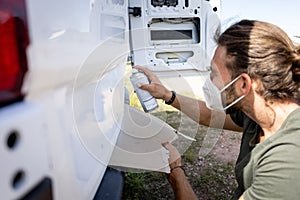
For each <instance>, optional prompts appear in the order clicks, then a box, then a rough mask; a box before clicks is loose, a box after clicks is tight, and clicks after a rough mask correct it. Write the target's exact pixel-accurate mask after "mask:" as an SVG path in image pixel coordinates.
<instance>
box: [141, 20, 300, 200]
mask: <svg viewBox="0 0 300 200" xmlns="http://www.w3.org/2000/svg"><path fill="white" fill-rule="evenodd" d="M217 44H218V47H217V49H216V51H215V55H214V57H213V60H212V63H211V64H212V66H211V67H212V68H211V74H210V78H209V79H208V80H207V82H206V83H205V84H204V88H203V89H204V93H205V96H206V99H207V100H208V102H206V104H205V103H204V102H201V101H196V100H194V99H190V98H187V97H183V96H181V95H176V94H175V93H174V92H170V91H168V90H167V89H166V88H165V87H164V86H163V85H162V84H161V83H160V81H159V80H158V79H157V77H156V76H154V75H153V74H152V73H151V72H149V71H148V70H145V69H144V68H141V67H137V68H138V69H140V70H143V71H144V72H145V73H146V74H147V75H148V76H149V78H150V80H151V84H149V85H143V86H141V88H142V89H145V90H148V91H149V92H150V93H151V94H152V95H153V96H154V97H156V98H159V99H163V100H165V101H167V102H168V103H171V105H172V106H174V107H175V108H178V109H180V104H181V105H183V104H184V105H185V106H186V105H189V107H190V109H188V110H187V109H185V112H186V114H187V115H188V116H190V117H191V118H193V116H194V114H193V111H194V110H197V109H195V107H194V106H195V105H196V106H198V107H199V108H200V112H201V115H200V119H195V118H193V119H194V120H199V121H198V122H199V123H200V124H203V125H209V120H210V119H211V116H210V115H211V113H212V112H211V111H210V110H209V109H208V107H210V108H212V109H214V110H220V111H221V110H225V111H226V112H227V113H228V114H230V115H227V116H226V121H225V124H224V128H225V129H230V130H234V131H240V130H241V128H242V130H243V137H242V143H241V149H240V154H239V157H238V160H237V163H236V168H235V173H236V178H237V182H238V185H239V187H238V189H237V190H236V192H235V194H234V196H233V198H232V199H296V198H298V196H299V195H300V191H299V190H298V189H297V188H299V187H300V185H299V183H300V159H298V158H297V157H298V155H299V153H300V146H299V145H298V144H300V125H297V123H295V122H296V120H300V109H299V105H298V104H297V102H299V99H300V92H299V88H300V47H298V48H295V46H294V45H293V43H292V41H291V40H290V39H289V37H288V36H287V35H286V33H284V32H283V31H282V30H281V29H279V28H278V27H276V26H274V25H272V24H269V23H264V22H259V21H249V20H243V21H240V22H238V23H236V24H234V25H233V26H231V27H230V28H228V29H227V30H226V31H225V32H224V33H223V34H222V35H221V36H220V37H219V38H218V39H217ZM224 85H225V86H224ZM174 95H175V96H176V97H175V98H174ZM212 97H213V99H212ZM170 100H173V102H172V101H170ZM206 105H207V106H206ZM195 116H198V115H195ZM298 124H299V123H298ZM165 147H166V148H167V149H169V150H170V155H171V156H172V155H173V154H174V153H173V152H174V151H175V152H176V149H175V148H174V147H173V146H172V145H170V144H165ZM180 165H181V160H180V158H179V159H178V160H177V161H176V162H175V166H174V164H173V165H172V163H171V164H170V167H171V174H170V183H171V185H172V187H173V189H174V192H175V195H176V198H178V199H192V198H196V196H195V195H194V193H193V191H192V189H191V187H190V186H188V184H187V181H186V179H185V176H184V173H183V171H182V170H181V168H180V167H177V166H180ZM181 183H184V184H181ZM178 191H180V192H178ZM185 195H189V197H188V198H187V197H186V196H185Z"/></svg>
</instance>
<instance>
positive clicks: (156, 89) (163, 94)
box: [133, 66, 172, 101]
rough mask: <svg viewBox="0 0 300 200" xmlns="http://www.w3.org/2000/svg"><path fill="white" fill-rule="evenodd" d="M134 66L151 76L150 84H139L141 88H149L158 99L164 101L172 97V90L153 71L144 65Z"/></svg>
mask: <svg viewBox="0 0 300 200" xmlns="http://www.w3.org/2000/svg"><path fill="white" fill-rule="evenodd" d="M133 68H135V69H138V70H140V71H142V72H144V73H145V74H146V76H147V77H148V78H149V81H150V84H145V85H141V86H139V88H140V89H143V90H147V91H148V92H150V94H151V95H152V96H153V97H154V98H156V99H162V100H164V101H169V100H170V99H171V97H172V92H171V91H170V90H168V89H167V88H166V87H165V86H164V85H163V84H162V83H161V81H160V80H159V79H158V77H157V76H156V75H155V74H154V73H153V72H151V71H150V70H149V69H147V68H145V67H142V66H134V67H133Z"/></svg>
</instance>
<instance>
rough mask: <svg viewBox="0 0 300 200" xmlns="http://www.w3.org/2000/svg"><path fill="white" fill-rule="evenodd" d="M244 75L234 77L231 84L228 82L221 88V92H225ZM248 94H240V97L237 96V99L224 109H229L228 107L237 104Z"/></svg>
mask: <svg viewBox="0 0 300 200" xmlns="http://www.w3.org/2000/svg"><path fill="white" fill-rule="evenodd" d="M241 76H242V74H241V75H239V76H237V77H236V78H235V79H233V80H232V81H231V82H230V83H229V84H227V85H226V86H225V87H224V88H223V89H221V90H220V93H221V92H224V91H225V90H226V89H227V88H228V87H230V86H231V85H232V84H233V83H235V82H236V81H237V80H238V79H239V78H240V77H241ZM245 96H246V95H242V96H240V97H239V98H237V99H236V100H234V101H233V102H232V103H231V104H229V105H227V106H226V107H225V108H224V111H225V110H227V109H228V108H230V107H231V106H233V105H234V104H236V103H237V102H239V101H240V100H241V99H242V98H244V97H245Z"/></svg>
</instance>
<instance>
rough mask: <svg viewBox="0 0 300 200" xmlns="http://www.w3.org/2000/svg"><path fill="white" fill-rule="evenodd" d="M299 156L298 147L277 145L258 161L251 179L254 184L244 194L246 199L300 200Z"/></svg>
mask: <svg viewBox="0 0 300 200" xmlns="http://www.w3.org/2000/svg"><path fill="white" fill-rule="evenodd" d="M299 155H300V148H299V146H298V145H295V144H279V145H278V144H277V145H275V146H273V147H272V148H271V149H269V150H268V151H267V152H265V153H264V154H263V155H262V156H260V158H259V159H256V161H257V162H256V163H257V164H256V166H254V167H253V168H254V170H253V176H252V177H250V179H251V178H252V179H253V180H252V184H251V186H250V187H249V188H248V189H246V191H245V192H244V194H243V197H244V199H245V200H253V199H260V200H269V199H274V200H275V199H278V200H279V199H299V196H300V184H299V183H300V159H299V158H298V157H299ZM244 176H247V174H244ZM248 178H249V177H248Z"/></svg>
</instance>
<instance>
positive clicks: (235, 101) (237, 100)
mask: <svg viewBox="0 0 300 200" xmlns="http://www.w3.org/2000/svg"><path fill="white" fill-rule="evenodd" d="M245 96H246V95H242V96H240V97H239V98H237V99H236V100H234V101H233V102H232V103H231V104H229V105H228V106H226V107H225V108H224V110H227V109H228V108H230V107H231V106H233V105H234V104H236V103H237V102H239V101H240V100H241V99H242V98H244V97H245Z"/></svg>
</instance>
